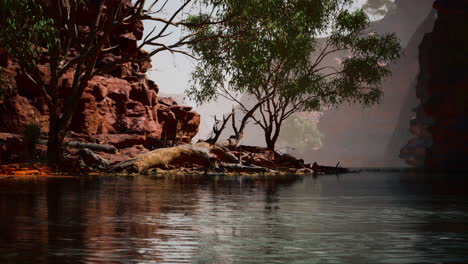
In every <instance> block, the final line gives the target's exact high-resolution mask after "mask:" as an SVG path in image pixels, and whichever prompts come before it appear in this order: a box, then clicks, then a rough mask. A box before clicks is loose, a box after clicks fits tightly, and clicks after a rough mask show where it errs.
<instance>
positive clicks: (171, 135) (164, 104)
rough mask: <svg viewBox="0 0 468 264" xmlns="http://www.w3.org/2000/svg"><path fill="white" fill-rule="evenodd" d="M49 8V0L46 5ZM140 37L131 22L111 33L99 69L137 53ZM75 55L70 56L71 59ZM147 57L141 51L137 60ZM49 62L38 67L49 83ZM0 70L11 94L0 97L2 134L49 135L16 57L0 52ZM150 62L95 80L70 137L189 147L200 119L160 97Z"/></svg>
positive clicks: (89, 14)
mask: <svg viewBox="0 0 468 264" xmlns="http://www.w3.org/2000/svg"><path fill="white" fill-rule="evenodd" d="M123 2H124V7H123V13H125V12H130V8H131V5H132V4H131V1H130V0H125V1H123ZM46 3H47V1H46ZM93 12H96V10H95V9H93V8H92V5H91V4H90V6H89V7H88V8H86V9H83V10H82V13H81V14H79V16H78V17H79V21H78V23H79V24H80V26H79V28H78V30H79V32H80V33H83V32H86V31H87V30H89V27H88V26H87V25H88V24H90V20H91V19H92V18H93V16H94V13H93ZM142 37H143V24H142V22H141V21H135V22H132V23H130V24H128V25H126V26H125V27H123V28H120V29H119V30H118V32H114V33H113V35H112V37H111V40H110V42H111V43H109V46H112V47H114V46H115V47H116V48H114V49H112V50H110V51H108V52H105V53H103V54H102V56H101V57H100V58H99V62H98V63H101V64H104V63H109V62H112V61H114V60H116V59H118V58H120V57H121V56H124V55H128V54H135V51H136V49H137V42H138V40H141V39H142ZM73 52H74V51H73V50H72V51H71V52H70V54H68V56H70V57H73V56H74V55H75V54H73ZM144 55H145V52H144V51H139V52H138V53H136V55H134V56H135V57H136V58H139V57H142V56H144ZM48 64H49V62H48V58H47V57H46V56H44V58H43V59H42V60H41V61H40V62H39V64H38V68H39V69H40V71H41V73H42V78H43V80H44V81H45V83H47V82H48V81H49V79H50V74H48ZM0 66H2V67H4V68H5V69H6V72H7V74H8V77H9V79H10V84H11V88H12V89H11V91H9V92H8V93H7V94H5V95H4V96H3V97H0V132H8V133H21V131H22V130H23V129H24V128H25V126H27V125H29V124H38V125H40V126H41V128H42V129H43V131H48V109H47V106H46V104H45V102H44V100H43V98H41V96H40V93H39V88H38V87H36V86H35V85H34V84H33V83H32V82H30V81H29V80H28V78H26V76H23V75H22V74H21V71H20V70H19V65H18V64H17V63H16V62H15V60H14V58H9V57H8V55H7V54H5V52H4V51H2V50H1V49H0ZM150 68H151V64H150V61H144V62H139V63H127V64H125V65H123V66H122V67H120V68H118V69H116V70H114V71H113V72H110V73H108V74H103V75H100V76H95V77H94V78H93V79H92V80H91V81H90V82H89V84H88V87H87V89H86V90H85V92H84V94H83V96H82V97H81V98H80V99H79V100H80V105H79V109H78V111H77V112H76V114H75V115H74V118H73V121H72V124H71V126H70V128H71V134H72V135H73V136H74V137H79V138H81V139H82V140H86V141H92V142H97V143H109V144H113V145H116V147H119V148H127V147H131V146H133V145H143V146H145V147H146V148H149V149H152V148H155V147H157V146H158V145H160V143H161V141H166V140H169V141H173V140H177V141H179V142H190V140H191V139H192V138H193V137H194V136H195V134H196V133H197V131H198V126H199V123H200V116H199V115H198V114H197V113H196V112H194V111H192V109H191V107H187V106H180V105H177V103H175V101H174V100H173V99H172V98H165V97H159V96H158V90H159V89H158V86H157V85H156V84H155V83H154V82H153V81H152V80H149V79H148V77H147V76H146V72H147V71H148V69H150ZM72 81H73V77H72V75H71V74H70V75H66V76H65V77H64V78H63V79H62V80H61V83H60V84H61V87H60V92H61V95H62V96H63V97H65V96H66V95H67V93H68V92H69V90H70V87H71V84H72Z"/></svg>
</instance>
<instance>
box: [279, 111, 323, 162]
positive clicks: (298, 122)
mask: <svg viewBox="0 0 468 264" xmlns="http://www.w3.org/2000/svg"><path fill="white" fill-rule="evenodd" d="M283 126H284V129H282V130H281V133H280V136H279V138H278V144H279V145H281V146H288V147H290V148H293V149H294V151H296V152H298V153H305V152H306V151H308V150H311V149H318V148H320V147H321V146H322V139H323V135H322V134H321V133H320V131H319V129H318V127H317V121H315V120H311V119H309V118H305V117H304V116H302V115H300V114H295V115H292V116H291V117H289V118H288V119H286V120H285V122H284V124H283Z"/></svg>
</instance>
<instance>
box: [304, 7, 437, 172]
mask: <svg viewBox="0 0 468 264" xmlns="http://www.w3.org/2000/svg"><path fill="white" fill-rule="evenodd" d="M431 4H432V0H417V1H416V0H415V1H405V0H403V1H395V5H396V8H395V9H392V10H390V11H389V13H388V14H387V15H386V16H385V17H384V18H383V19H382V20H380V21H377V22H375V23H373V25H372V28H373V29H374V30H375V31H376V32H379V33H384V32H395V33H396V34H397V35H398V37H399V38H400V40H401V44H402V46H403V47H404V52H403V56H402V57H401V58H400V59H399V60H398V61H397V62H396V63H395V64H393V65H390V70H391V72H392V76H391V77H390V78H389V79H387V80H385V81H384V82H383V83H382V90H383V92H384V96H383V98H382V102H381V103H380V104H377V105H374V106H371V107H369V108H364V107H363V106H362V105H359V104H345V105H341V106H339V107H337V108H332V109H329V110H327V111H324V113H323V115H322V116H321V118H320V121H319V123H318V126H319V130H320V131H321V132H322V133H323V135H324V140H323V146H322V148H320V149H319V150H317V151H313V152H312V151H311V152H310V153H309V156H310V157H312V159H313V160H316V161H318V162H319V163H336V162H338V161H341V163H342V164H344V165H346V166H402V165H404V162H403V161H401V160H399V158H398V154H399V151H400V148H401V147H402V146H404V144H406V142H407V141H408V140H409V139H410V138H411V135H410V133H409V132H408V120H409V119H410V118H411V117H412V116H413V115H414V114H413V113H412V108H413V107H414V106H415V105H416V102H417V99H416V95H415V92H414V85H415V83H416V79H417V74H418V70H419V66H418V45H419V43H421V40H422V39H423V37H424V35H425V34H426V33H427V32H430V31H431V29H432V26H433V24H434V20H435V18H434V14H433V13H431ZM310 157H309V159H310Z"/></svg>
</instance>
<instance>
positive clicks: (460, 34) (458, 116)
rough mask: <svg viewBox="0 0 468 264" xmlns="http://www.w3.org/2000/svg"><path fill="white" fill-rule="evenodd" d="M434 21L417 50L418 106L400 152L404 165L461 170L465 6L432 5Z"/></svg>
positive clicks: (466, 97)
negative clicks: (409, 133) (429, 31)
mask: <svg viewBox="0 0 468 264" xmlns="http://www.w3.org/2000/svg"><path fill="white" fill-rule="evenodd" d="M434 8H435V9H436V10H437V13H438V18H437V20H436V22H435V26H434V29H433V31H432V32H431V33H428V34H426V35H425V36H424V40H423V41H422V43H421V45H420V48H419V62H420V65H421V67H420V73H419V78H418V83H417V86H416V93H417V97H418V99H419V101H420V105H419V106H417V107H416V109H415V112H416V117H415V118H413V119H412V120H411V123H410V126H411V132H412V134H413V135H414V138H413V139H411V140H410V141H409V142H408V143H407V145H406V146H405V147H404V148H403V149H402V150H401V154H400V157H401V158H403V159H405V160H406V162H407V163H409V164H411V165H415V166H422V167H426V168H429V169H443V170H466V164H468V2H467V1H463V0H458V1H436V2H435V3H434Z"/></svg>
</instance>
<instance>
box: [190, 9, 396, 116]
mask: <svg viewBox="0 0 468 264" xmlns="http://www.w3.org/2000/svg"><path fill="white" fill-rule="evenodd" d="M349 3H350V1H346V0H322V1H319V0H295V1H282V0H257V1H252V0H250V1H247V0H241V1H234V0H223V1H215V2H212V4H213V5H215V6H216V5H217V7H218V11H217V12H216V15H217V16H218V17H217V19H216V20H218V21H226V22H225V23H221V24H216V25H213V26H210V27H205V28H204V30H203V32H202V35H203V37H205V38H206V39H207V40H206V41H203V42H198V43H195V44H194V45H192V46H191V48H192V49H193V51H194V53H195V54H196V55H197V56H198V57H200V58H202V60H201V61H200V63H199V64H198V66H197V67H196V69H195V71H194V73H193V78H194V83H193V85H192V86H191V88H190V89H188V91H187V95H188V96H189V97H190V98H192V99H194V100H196V101H197V102H198V103H202V102H205V101H209V100H213V99H215V98H216V96H217V94H218V91H219V87H220V85H222V84H224V83H226V82H227V83H228V88H229V89H230V90H231V91H233V92H234V93H249V94H252V95H255V96H256V97H257V99H258V97H259V95H260V96H261V95H262V94H263V95H264V94H265V91H269V90H271V89H274V90H275V94H277V97H278V98H276V100H282V101H284V100H288V101H290V102H291V103H292V102H297V103H300V102H299V100H302V99H303V98H310V99H306V100H304V102H303V103H300V104H301V106H300V107H299V108H300V109H298V110H301V111H305V110H319V109H321V108H322V107H323V106H326V105H330V104H338V103H342V102H345V101H356V102H360V103H363V104H366V105H369V104H373V103H376V102H378V101H379V99H380V98H381V96H382V93H381V90H380V87H379V85H380V82H381V81H382V80H383V79H384V78H385V77H387V76H388V75H389V74H390V72H389V71H388V67H387V63H388V62H391V61H394V60H396V59H397V58H398V57H399V55H400V53H401V47H400V45H399V42H398V39H397V38H396V36H395V35H394V34H383V35H377V34H367V32H365V30H366V28H367V27H368V26H369V19H368V18H367V16H366V14H365V13H364V12H363V11H361V10H358V11H356V12H348V11H346V9H345V7H346V6H347V4H349ZM342 10H344V11H342ZM192 19H194V18H192ZM330 29H331V32H330ZM197 30H199V29H197ZM325 33H329V34H330V37H329V38H328V40H323V39H320V37H321V36H323V34H325ZM215 36H226V37H222V38H215ZM325 45H326V46H327V48H328V49H324V46H325ZM322 51H324V52H323V53H322ZM332 51H333V52H332ZM328 52H330V53H328ZM340 52H341V53H340ZM324 53H326V54H324ZM334 54H336V55H334ZM324 55H329V56H330V55H334V56H337V57H340V58H341V59H340V60H341V62H342V63H341V64H340V65H338V66H336V65H330V64H327V60H326V59H324V57H326V56H324Z"/></svg>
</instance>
